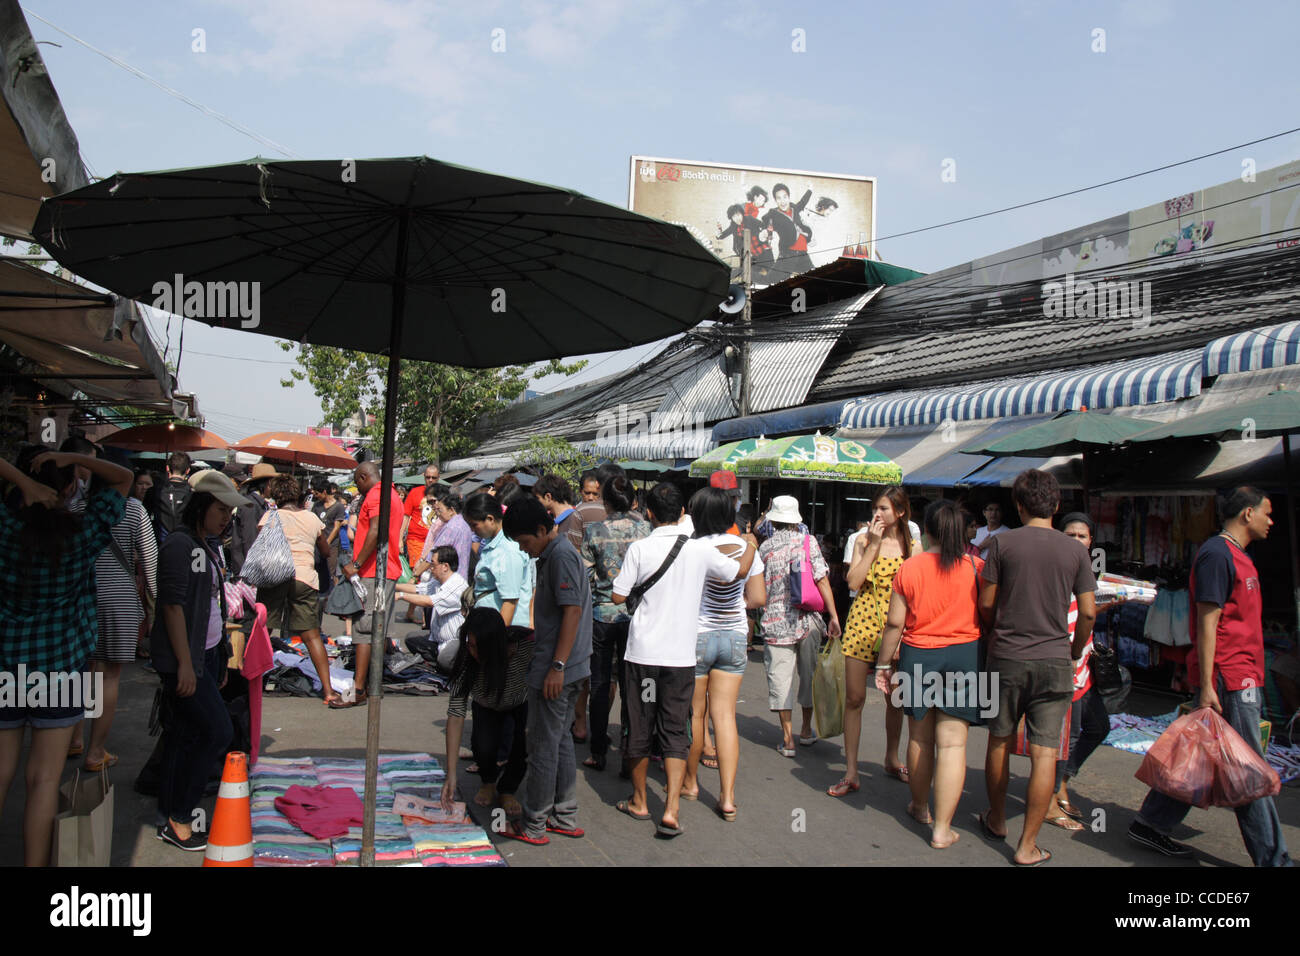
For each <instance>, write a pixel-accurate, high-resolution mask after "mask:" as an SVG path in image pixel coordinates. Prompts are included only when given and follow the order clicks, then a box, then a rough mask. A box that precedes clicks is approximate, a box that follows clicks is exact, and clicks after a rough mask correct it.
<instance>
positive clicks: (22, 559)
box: [0, 452, 133, 866]
mask: <svg viewBox="0 0 1300 956" xmlns="http://www.w3.org/2000/svg"><path fill="white" fill-rule="evenodd" d="M75 466H81V467H83V468H86V469H87V470H89V471H90V472H91V474H92V475H94V476H95V477H96V478H97V479H99V481H98V482H97V484H98V485H99V487H98V489H97V490H96V491H94V493H93V494H92V495H91V496H90V499H89V501H88V502H87V504H86V510H85V512H84V513H83V514H81V515H74V514H71V513H69V512H68V510H67V505H66V502H67V499H68V497H69V496H70V495H71V494H72V493H73V492H74V491H75V490H76V487H77V482H76V474H75V472H74V470H73V469H74V467H75ZM31 469H32V472H33V474H25V473H23V472H22V471H21V470H20V469H18V468H16V467H14V466H13V465H11V464H10V463H9V462H7V461H2V460H0V479H3V480H4V481H6V482H8V483H10V484H11V485H13V487H14V489H15V492H14V494H13V495H12V496H11V497H10V498H9V500H8V503H7V506H6V505H0V676H3V679H4V680H5V681H6V683H8V684H9V687H10V688H11V689H13V690H14V691H16V692H17V693H16V694H15V697H14V698H13V699H6V697H4V696H0V808H3V801H4V797H5V795H6V794H7V793H8V791H9V784H10V783H11V782H12V781H13V778H14V773H15V772H16V771H17V769H18V761H19V758H20V757H21V756H22V742H23V734H24V731H25V728H26V727H27V726H28V725H29V724H30V725H31V727H32V746H31V753H30V754H29V755H28V758H27V806H26V808H25V811H24V818H23V858H24V862H25V863H26V864H27V865H28V866H47V865H49V861H50V838H51V832H52V830H53V826H54V814H55V810H56V808H57V803H58V792H59V778H60V777H61V776H62V775H63V764H64V761H65V760H66V759H67V754H68V744H69V743H70V742H71V740H72V730H73V727H75V726H76V724H77V723H78V722H79V721H81V719H82V718H83V716H84V715H85V710H84V707H83V706H81V704H82V703H84V702H83V701H78V702H77V705H75V706H74V705H68V706H31V707H29V706H24V705H25V704H26V703H27V699H26V693H25V691H27V690H28V688H29V687H33V685H32V684H31V683H30V681H28V682H27V686H25V687H18V686H17V673H18V670H19V667H20V666H21V667H22V668H24V669H25V671H26V673H27V674H28V675H29V676H30V675H31V674H33V673H34V672H41V673H44V674H46V675H48V676H47V686H50V687H51V689H52V688H53V687H54V683H48V682H49V679H50V678H51V677H53V676H54V675H55V674H68V675H77V676H78V678H79V675H80V672H81V671H82V669H83V668H84V667H85V664H86V661H87V659H88V658H89V657H90V652H91V651H92V650H94V648H95V642H96V640H97V639H98V636H99V625H98V622H97V619H96V615H95V577H94V569H95V559H96V558H97V557H99V555H100V552H102V551H103V550H104V549H105V548H106V547H108V542H109V536H110V534H111V533H112V530H113V526H114V525H115V524H117V522H118V521H119V520H120V519H121V517H122V511H123V509H124V508H125V507H126V495H127V493H128V492H129V491H130V489H131V482H132V477H133V476H132V474H131V472H130V471H128V470H127V469H125V468H120V467H118V466H117V465H114V464H112V463H111V462H108V461H101V460H100V459H97V458H94V457H90V456H87V455H74V454H69V453H66V452H43V453H41V454H39V455H37V456H36V457H35V458H34V459H33V460H32V462H31ZM60 683H61V682H60ZM65 686H66V685H65ZM78 686H79V687H81V686H83V685H81V684H79V685H78ZM33 689H34V687H33ZM20 695H21V696H20ZM50 703H51V704H55V705H57V704H59V703H63V704H65V705H67V704H68V702H67V701H58V700H55V701H51V702H50Z"/></svg>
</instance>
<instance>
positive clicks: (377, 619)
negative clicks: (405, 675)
mask: <svg viewBox="0 0 1300 956" xmlns="http://www.w3.org/2000/svg"><path fill="white" fill-rule="evenodd" d="M410 218H411V213H410V210H407V209H403V210H402V214H401V217H400V218H399V219H398V220H397V272H396V275H395V276H394V278H393V317H392V330H391V331H390V333H389V342H388V387H387V389H386V390H385V392H384V459H383V464H382V467H381V469H380V474H379V516H378V520H379V547H378V549H377V551H376V553H375V609H374V612H373V613H372V615H371V618H370V620H371V631H370V673H369V674H367V675H366V676H367V677H368V678H369V680H368V681H367V683H368V685H369V687H368V692H369V695H370V705H369V707H368V708H367V713H366V801H365V807H364V812H363V815H362V824H361V827H362V829H361V860H360V864H361V865H362V866H374V865H375V792H376V789H377V787H378V784H379V717H380V705H381V704H382V703H383V699H384V698H383V685H384V648H385V646H386V645H387V641H388V635H387V633H386V632H387V627H386V624H387V621H388V598H387V597H386V596H385V588H384V586H385V584H386V583H387V581H388V537H389V534H388V532H389V521H390V520H391V519H390V512H391V511H392V507H391V499H392V490H391V489H392V487H393V439H394V436H395V435H396V433H397V383H398V377H399V375H400V373H401V369H402V314H403V312H404V311H405V309H406V250H407V234H408V230H409V226H410Z"/></svg>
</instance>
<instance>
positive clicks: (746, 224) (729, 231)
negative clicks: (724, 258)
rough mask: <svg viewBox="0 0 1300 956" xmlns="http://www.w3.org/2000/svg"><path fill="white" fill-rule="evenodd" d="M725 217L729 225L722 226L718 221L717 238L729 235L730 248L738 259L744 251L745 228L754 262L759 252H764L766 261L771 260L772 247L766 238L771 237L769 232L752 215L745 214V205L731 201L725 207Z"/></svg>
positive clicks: (756, 260) (769, 261)
mask: <svg viewBox="0 0 1300 956" xmlns="http://www.w3.org/2000/svg"><path fill="white" fill-rule="evenodd" d="M727 218H728V219H730V220H731V223H730V225H728V226H727V227H726V228H723V225H722V223H718V224H717V226H718V238H719V239H725V238H727V236H730V237H731V248H732V249H733V250H734V251H735V253H736V258H737V259H739V258H741V257H742V256H743V255H744V252H745V230H746V229H748V230H749V246H750V252H752V253H753V255H754V262H755V264H757V262H758V259H759V256H760V254H762V253H766V255H767V262H768V263H771V261H772V247H771V246H770V245H768V243H767V240H768V239H769V238H770V237H771V235H772V234H771V232H770V231H769V230H768V229H767V228H766V227H764V225H763V224H762V223H761V222H759V221H758V220H757V219H755V218H754V217H753V216H747V215H746V214H745V207H744V206H742V205H741V204H740V203H733V204H732V205H730V206H728V207H727Z"/></svg>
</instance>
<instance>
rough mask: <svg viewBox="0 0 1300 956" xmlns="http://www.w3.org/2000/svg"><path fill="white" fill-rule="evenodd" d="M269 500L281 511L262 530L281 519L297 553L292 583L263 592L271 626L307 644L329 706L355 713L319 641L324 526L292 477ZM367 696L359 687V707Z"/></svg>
mask: <svg viewBox="0 0 1300 956" xmlns="http://www.w3.org/2000/svg"><path fill="white" fill-rule="evenodd" d="M266 496H267V497H268V498H270V499H271V500H272V501H274V502H275V509H276V510H275V511H274V512H271V511H268V512H267V513H266V514H264V515H262V519H261V520H260V521H259V522H258V523H257V526H258V527H259V528H264V527H266V523H267V522H268V521H269V520H271V515H272V514H278V515H279V516H280V527H282V528H283V529H284V536H285V537H286V538H288V539H289V550H290V551H291V552H293V577H291V578H290V579H289V580H287V581H285V582H284V583H282V584H277V585H275V586H274V587H265V588H258V591H257V599H258V601H260V602H261V603H262V604H265V605H266V626H267V627H268V628H271V629H273V630H274V629H277V628H278V629H279V631H280V635H281V636H282V637H283V638H284V639H285V640H286V641H287V640H288V639H289V637H290V635H294V634H296V635H298V636H299V637H301V638H302V642H303V643H304V644H306V645H307V653H308V654H310V655H311V662H312V666H313V667H315V668H316V676H317V677H319V678H320V682H321V696H323V697H324V698H325V706H327V707H333V708H338V709H342V708H346V707H350V706H352V705H351V704H345V703H343V695H342V694H340V693H338V692H337V691H336V690H334V688H333V687H331V686H330V659H329V653H328V652H327V651H326V650H325V642H324V641H323V640H321V636H320V594H321V580H320V573H319V570H318V568H317V563H316V558H317V556H320V557H327V556H328V555H329V553H330V546H329V539H328V538H327V537H326V536H325V525H324V523H323V522H322V521H321V520H320V518H318V517H317V516H316V515H315V513H313V512H311V511H308V510H307V509H306V508H304V507H303V501H304V499H305V497H306V491H305V489H304V488H303V487H302V486H301V485H300V484H298V481H297V479H296V478H293V477H291V476H290V475H276V476H275V477H274V478H272V479H271V480H270V481H268V482H267V483H266ZM349 586H351V585H349ZM365 696H366V689H365V688H364V687H358V688H357V702H358V703H360V702H361V701H363V700H365Z"/></svg>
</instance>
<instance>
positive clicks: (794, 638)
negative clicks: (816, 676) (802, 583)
mask: <svg viewBox="0 0 1300 956" xmlns="http://www.w3.org/2000/svg"><path fill="white" fill-rule="evenodd" d="M804 537H805V536H804V535H802V534H800V533H799V532H798V531H795V530H791V529H788V528H786V529H782V530H780V531H777V532H775V533H774V534H773V535H772V537H770V538H768V539H767V540H766V541H764V542H763V543H762V544H761V545H759V548H758V556H759V557H760V558H762V559H763V578H764V583H765V584H766V585H767V606H766V607H764V608H763V637H764V639H765V640H766V641H767V643H769V644H775V645H789V644H798V643H799V642H800V641H802V640H803V639H804V638H805V637H807V636H808V634H809V633H810V632H811V631H812V630H813V628H816V627H820V626H821V625H820V623H819V619H820V618H821V615H820V614H818V613H817V612H815V611H801V610H799V609H798V608H796V607H791V606H790V581H789V574H790V565H791V563H792V562H794V561H799V562H802V561H803V542H804ZM807 537H808V546H809V553H810V554H811V555H812V573H813V578H814V579H815V580H818V581H820V580H821V579H822V578H824V577H826V576H827V574H829V573H830V568H828V567H827V565H826V559H825V558H824V557H822V550H821V548H820V547H818V545H817V539H816V538H814V537H812V536H811V535H808V536H807Z"/></svg>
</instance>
